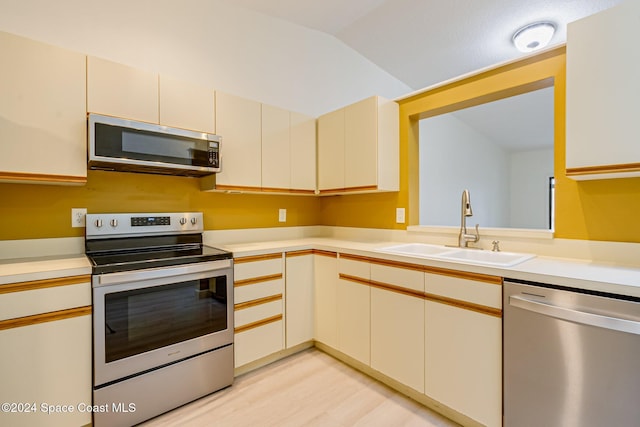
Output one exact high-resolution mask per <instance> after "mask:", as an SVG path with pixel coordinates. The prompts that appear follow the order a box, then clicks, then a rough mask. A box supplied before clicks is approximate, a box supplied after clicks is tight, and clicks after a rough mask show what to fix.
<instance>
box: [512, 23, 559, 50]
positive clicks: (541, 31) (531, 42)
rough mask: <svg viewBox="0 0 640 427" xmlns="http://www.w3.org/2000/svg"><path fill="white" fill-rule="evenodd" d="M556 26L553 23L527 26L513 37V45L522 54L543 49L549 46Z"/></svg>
mask: <svg viewBox="0 0 640 427" xmlns="http://www.w3.org/2000/svg"><path fill="white" fill-rule="evenodd" d="M555 31H556V26H555V25H553V24H552V23H551V22H534V23H533V24H529V25H525V26H524V27H522V28H520V29H519V30H518V31H516V33H515V34H514V35H513V44H514V45H516V48H518V50H519V51H520V52H531V51H534V50H537V49H542V48H543V47H545V46H546V45H548V44H549V42H550V41H551V38H552V37H553V33H554V32H555Z"/></svg>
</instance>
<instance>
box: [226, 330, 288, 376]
mask: <svg viewBox="0 0 640 427" xmlns="http://www.w3.org/2000/svg"><path fill="white" fill-rule="evenodd" d="M283 330H284V323H283V321H282V320H278V321H275V322H272V323H267V324H265V325H262V326H260V327H257V328H253V329H247V330H246V331H243V332H240V333H237V334H235V338H234V340H235V342H234V347H235V352H234V353H235V366H236V368H237V367H239V366H242V365H245V364H247V363H249V362H253V361H254V360H258V359H260V358H262V357H265V356H268V355H270V354H273V353H276V352H278V351H280V350H282V348H283V346H284V337H283Z"/></svg>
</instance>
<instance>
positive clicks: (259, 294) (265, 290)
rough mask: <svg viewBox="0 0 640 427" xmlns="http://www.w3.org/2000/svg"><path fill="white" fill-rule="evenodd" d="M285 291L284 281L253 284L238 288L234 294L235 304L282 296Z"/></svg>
mask: <svg viewBox="0 0 640 427" xmlns="http://www.w3.org/2000/svg"><path fill="white" fill-rule="evenodd" d="M283 291H284V281H283V280H282V279H277V280H268V281H265V282H259V283H252V284H250V285H245V286H236V287H235V288H234V290H233V292H234V295H233V297H234V302H235V303H236V304H237V303H242V302H247V301H251V300H255V299H259V298H265V297H270V296H272V295H278V294H282V293H283Z"/></svg>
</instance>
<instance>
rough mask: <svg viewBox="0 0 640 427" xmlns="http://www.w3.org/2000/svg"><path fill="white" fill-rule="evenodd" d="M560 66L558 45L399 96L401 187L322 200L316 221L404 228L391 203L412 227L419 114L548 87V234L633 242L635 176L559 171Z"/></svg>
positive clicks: (638, 188)
mask: <svg viewBox="0 0 640 427" xmlns="http://www.w3.org/2000/svg"><path fill="white" fill-rule="evenodd" d="M565 65H566V54H565V48H564V47H560V48H557V49H554V50H551V51H547V52H543V53H541V54H539V55H536V56H534V57H529V58H527V59H525V60H522V61H518V62H515V63H512V64H508V65H505V66H502V67H497V68H495V69H492V70H489V71H486V72H483V73H480V74H477V75H475V76H472V77H469V78H466V79H462V80H459V81H456V82H453V83H450V84H447V85H444V86H441V87H438V88H435V89H432V90H428V91H425V92H422V93H419V94H416V95H415V96H412V97H410V98H407V99H404V100H402V101H401V102H400V174H401V181H400V192H399V193H397V194H393V195H387V194H373V195H362V196H339V197H331V198H327V199H324V200H322V202H321V206H322V220H323V224H327V225H339V226H362V227H375V228H404V226H403V225H401V224H396V223H395V208H396V207H405V208H407V221H408V224H417V223H418V218H419V216H418V196H419V187H418V147H419V142H418V141H419V135H418V121H419V119H421V118H426V117H430V116H434V115H438V114H443V113H446V112H449V111H454V110H457V109H460V108H465V107H469V106H473V105H478V104H481V103H484V102H488V101H492V100H495V99H499V98H503V97H506V96H511V95H514V94H518V93H524V92H527V91H530V90H533V89H536V88H542V87H548V86H550V85H551V84H553V85H554V88H555V90H554V98H555V101H554V102H555V124H554V126H555V153H554V156H555V177H556V224H555V228H556V230H555V236H556V237H558V238H566V239H585V240H608V241H621V242H640V221H639V220H638V218H639V216H638V215H636V213H637V212H640V178H637V179H615V180H602V181H583V182H576V181H573V180H570V179H568V178H567V177H566V175H565V170H564V169H565V86H566V85H565V70H566V66H565ZM594 102H597V100H594ZM603 143H606V141H603ZM479 167H481V166H479Z"/></svg>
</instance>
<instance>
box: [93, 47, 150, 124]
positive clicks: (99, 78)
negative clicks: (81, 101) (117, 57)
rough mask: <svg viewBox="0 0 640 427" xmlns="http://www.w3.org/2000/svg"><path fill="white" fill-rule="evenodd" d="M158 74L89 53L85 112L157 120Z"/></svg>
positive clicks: (146, 120)
mask: <svg viewBox="0 0 640 427" xmlns="http://www.w3.org/2000/svg"><path fill="white" fill-rule="evenodd" d="M158 102H159V99H158V74H156V73H151V72H148V71H143V70H139V69H137V68H133V67H129V66H126V65H123V64H119V63H117V62H112V61H108V60H106V59H102V58H96V57H93V56H90V57H89V58H88V59H87V111H88V112H89V113H98V114H104V115H107V116H115V117H122V118H125V119H131V120H138V121H141V122H147V123H159V112H158Z"/></svg>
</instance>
